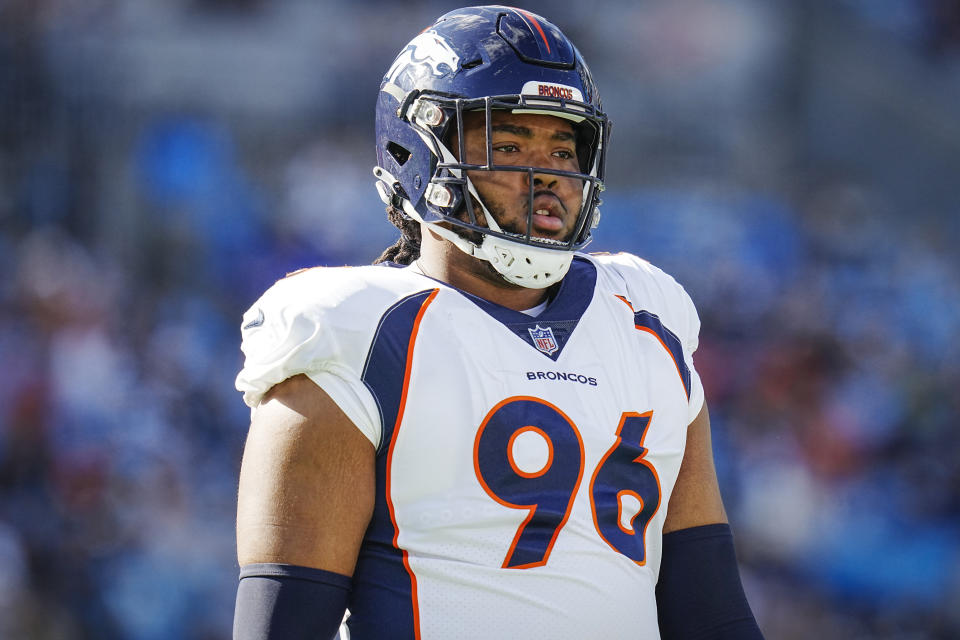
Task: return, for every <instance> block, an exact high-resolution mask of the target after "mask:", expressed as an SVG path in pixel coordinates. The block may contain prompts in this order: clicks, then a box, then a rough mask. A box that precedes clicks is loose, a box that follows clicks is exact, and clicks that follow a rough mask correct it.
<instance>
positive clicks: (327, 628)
mask: <svg viewBox="0 0 960 640" xmlns="http://www.w3.org/2000/svg"><path fill="white" fill-rule="evenodd" d="M350 584H351V579H350V577H349V576H345V575H342V574H339V573H333V572H331V571H323V570H321V569H311V568H309V567H298V566H295V565H291V564H272V563H270V564H268V563H262V564H248V565H246V566H245V567H243V568H242V569H240V584H239V586H238V587H237V605H236V610H235V611H234V615H233V640H272V639H275V638H283V639H284V640H301V639H304V640H305V639H306V638H309V639H310V640H317V639H318V638H320V639H326V638H333V637H334V636H335V635H336V634H337V629H339V628H340V622H341V621H342V620H343V613H344V611H346V609H347V596H348V595H349V594H350Z"/></svg>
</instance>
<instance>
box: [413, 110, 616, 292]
mask: <svg viewBox="0 0 960 640" xmlns="http://www.w3.org/2000/svg"><path fill="white" fill-rule="evenodd" d="M498 110H503V111H507V112H511V113H529V114H540V115H549V116H555V117H559V118H563V119H565V120H568V121H570V122H571V123H572V124H573V129H574V132H575V136H576V142H575V144H576V148H577V158H578V160H579V169H580V171H565V170H560V169H552V168H545V167H533V166H515V165H498V164H494V162H493V132H492V123H493V117H492V114H493V112H494V111H498ZM399 112H400V114H401V118H403V119H405V120H407V121H408V122H409V123H410V125H411V127H412V129H413V130H415V131H416V133H417V135H418V136H419V137H420V139H421V140H422V141H423V143H424V144H425V145H426V146H427V148H428V149H430V152H431V153H432V154H433V156H434V163H433V175H432V177H431V179H430V182H429V184H428V185H427V186H426V189H425V191H424V198H423V200H424V203H425V205H426V209H427V212H428V213H429V214H432V215H428V216H422V215H421V214H420V213H419V212H418V211H417V210H416V208H414V206H413V205H412V203H410V202H409V200H408V199H403V208H404V211H405V212H406V213H407V214H408V215H410V216H411V217H413V218H414V219H416V220H418V221H420V222H421V223H422V224H426V225H429V227H430V229H431V230H433V231H435V232H436V233H437V234H438V235H440V236H442V237H444V238H446V239H447V240H450V241H451V242H453V244H455V245H456V246H457V247H458V248H460V249H461V250H463V251H465V252H466V253H468V254H469V255H472V256H475V257H477V258H479V259H482V260H487V261H489V262H490V264H491V265H492V266H493V267H494V268H495V269H496V270H497V271H498V272H499V273H500V274H501V275H502V276H503V277H504V278H505V279H506V280H507V281H508V282H511V283H512V284H515V285H519V286H523V287H527V288H536V289H539V288H545V287H549V286H550V285H552V284H554V283H556V282H558V281H559V280H560V279H561V278H563V276H564V275H565V274H566V272H567V270H568V269H569V266H570V263H571V261H572V259H573V252H574V251H578V250H580V249H582V248H583V247H585V246H586V245H587V244H589V242H590V241H591V240H592V236H591V231H592V229H593V228H595V227H596V225H597V222H598V221H599V216H600V213H599V210H598V208H597V207H598V205H599V204H600V191H602V190H603V183H602V180H601V177H602V175H603V157H604V151H605V149H604V142H605V141H606V139H607V136H608V127H609V124H608V122H607V119H606V117H605V116H604V114H603V113H601V112H600V111H599V110H598V109H597V108H596V107H594V106H593V105H590V104H588V103H584V102H579V101H575V100H570V99H566V98H552V97H544V96H528V95H509V96H491V97H484V98H477V99H462V98H451V97H446V96H442V95H436V94H427V93H420V92H411V95H408V96H407V97H406V100H404V103H403V104H402V105H401V108H400V110H399ZM469 112H482V113H483V115H484V122H485V126H486V132H485V143H486V158H485V159H486V162H485V163H483V164H477V163H467V162H464V161H463V159H464V158H465V157H466V148H465V127H464V121H465V118H464V115H465V114H466V113H469ZM450 140H456V141H458V145H457V147H458V148H457V149H456V153H454V151H453V150H451V149H450V148H449V145H448V143H449V141H450ZM468 171H469V172H476V171H510V172H522V173H526V174H527V175H528V180H527V183H528V184H529V194H528V206H527V211H526V225H525V229H521V230H517V231H511V230H505V229H502V228H501V227H500V225H499V224H498V222H497V220H496V218H495V217H494V215H493V214H492V213H491V211H490V210H489V208H488V206H487V205H486V204H485V203H484V200H483V198H482V197H481V195H480V194H479V192H478V191H477V188H476V186H475V184H474V182H473V181H472V180H471V179H470V176H469V175H468V174H467V172H468ZM535 174H536V175H556V176H558V177H561V178H566V179H574V180H578V181H579V182H580V183H581V184H582V185H583V186H582V197H581V204H580V210H579V211H578V212H577V216H576V222H575V225H574V229H573V232H572V233H571V234H570V236H569V237H568V238H566V239H564V240H557V239H552V238H543V237H538V236H536V235H534V229H533V216H534V213H535V209H534V199H535V190H536V186H535V180H534V175H535ZM477 206H479V207H480V210H481V212H482V216H481V215H478V211H477V210H476V207H477ZM444 222H446V223H448V224H446V225H444V224H442V223H444ZM450 227H453V228H454V229H456V230H453V229H451V228H450ZM458 231H459V232H458ZM478 235H479V237H481V238H482V240H480V241H479V242H477V241H475V239H476V238H477V237H478Z"/></svg>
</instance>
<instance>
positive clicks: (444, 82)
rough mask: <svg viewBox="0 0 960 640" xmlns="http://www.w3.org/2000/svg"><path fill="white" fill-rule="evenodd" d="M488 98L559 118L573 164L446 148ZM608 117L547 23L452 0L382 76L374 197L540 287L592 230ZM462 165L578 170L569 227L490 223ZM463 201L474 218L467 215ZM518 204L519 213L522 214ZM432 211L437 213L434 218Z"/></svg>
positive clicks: (586, 74)
mask: <svg viewBox="0 0 960 640" xmlns="http://www.w3.org/2000/svg"><path fill="white" fill-rule="evenodd" d="M500 109H502V110H508V111H511V112H513V113H535V114H546V115H551V116H556V117H560V118H565V119H567V120H569V121H570V122H571V123H572V125H573V127H574V129H575V135H576V139H577V157H578V159H579V160H580V163H579V164H580V167H579V169H580V170H579V172H571V171H560V170H555V169H544V168H540V167H525V166H513V165H511V166H509V167H505V166H498V165H495V164H493V163H492V160H490V158H492V157H493V154H492V153H491V152H490V149H489V145H490V144H491V142H490V141H489V140H487V144H488V154H487V158H488V161H487V163H486V164H485V165H476V164H466V163H464V162H461V161H460V160H458V159H457V158H456V157H455V155H454V154H453V152H452V151H451V150H450V149H449V148H448V146H447V141H448V140H449V139H450V137H451V134H452V133H453V132H456V133H457V134H458V138H459V139H462V138H463V117H462V116H463V114H464V113H465V112H467V111H480V112H485V113H486V117H487V122H488V123H489V122H490V117H491V113H492V112H493V111H495V110H500ZM609 127H610V125H609V122H608V120H607V118H606V115H605V114H604V113H603V112H602V110H601V105H600V97H599V95H598V93H597V89H596V86H595V85H594V82H593V77H592V76H591V74H590V70H589V68H588V67H587V65H586V63H585V62H584V61H583V58H582V57H581V55H580V52H579V51H577V49H576V47H574V45H573V43H571V42H570V40H569V39H567V37H566V36H565V35H563V33H562V32H561V31H560V29H558V28H557V27H556V26H555V25H553V24H551V23H550V22H548V21H547V20H545V19H543V18H541V17H540V16H537V15H534V14H532V13H529V12H527V11H524V10H521V9H515V8H512V7H504V6H487V7H470V8H466V9H458V10H456V11H451V12H450V13H447V14H445V15H443V16H441V17H440V18H439V19H438V20H437V21H436V22H435V23H434V24H433V25H431V26H430V27H428V28H427V29H425V30H424V31H423V32H422V33H421V34H420V35H418V36H417V37H416V38H414V39H413V40H412V41H411V42H410V43H409V44H408V45H407V46H406V47H405V48H404V49H403V51H402V52H401V53H400V55H399V56H398V57H397V59H396V60H395V61H394V63H393V64H392V65H391V66H390V69H389V70H388V71H387V74H386V75H385V76H384V78H383V82H382V83H381V85H380V92H379V94H378V100H377V119H376V131H377V167H376V168H375V169H374V175H375V176H376V177H377V190H378V191H379V193H380V196H381V198H382V199H383V200H384V202H385V203H387V204H388V205H392V206H395V207H396V208H398V209H400V210H402V211H403V213H404V214H405V215H406V216H408V217H410V218H412V219H414V220H417V221H418V222H420V223H421V224H422V225H428V226H429V227H430V229H431V230H432V231H434V232H435V233H437V234H438V235H440V236H442V237H444V238H446V239H447V240H449V241H451V242H452V243H453V244H455V245H456V246H457V247H458V248H459V249H461V250H462V251H464V252H466V253H467V254H469V255H472V256H475V257H477V258H480V259H482V260H487V261H488V262H490V263H491V264H492V265H493V266H494V268H496V270H497V271H498V272H499V273H500V274H501V275H502V276H503V277H504V278H505V279H506V280H507V281H508V282H511V283H513V284H517V285H520V286H524V287H529V288H545V287H548V286H550V285H552V284H554V283H555V282H558V281H559V280H560V279H561V278H563V276H564V275H565V274H566V272H567V270H568V268H569V267H570V262H571V260H572V259H573V253H574V252H575V251H577V250H579V249H582V248H583V247H585V246H586V245H587V244H588V243H589V242H590V241H591V239H592V237H591V231H592V229H593V228H594V227H595V226H596V223H597V222H598V220H599V210H598V205H599V204H600V191H601V190H602V189H603V170H604V158H605V153H606V142H607V139H608V136H609ZM467 170H470V171H522V172H527V173H529V174H530V175H531V176H532V175H533V172H534V171H536V172H538V173H552V174H556V175H560V176H565V177H570V178H575V179H578V180H580V181H581V182H582V184H583V198H582V205H581V209H580V211H579V212H578V214H577V221H576V227H575V231H574V233H573V235H572V236H571V237H570V238H569V239H567V240H562V241H561V240H553V239H548V238H539V237H536V236H534V235H532V233H531V232H530V231H529V230H528V231H527V232H526V233H513V232H510V231H505V230H503V229H501V228H500V227H499V226H498V225H497V222H496V221H495V220H494V219H493V216H492V215H490V213H489V211H488V210H487V207H486V205H485V204H484V202H483V199H482V198H481V197H480V195H479V194H478V193H477V190H476V188H475V187H474V185H473V183H472V181H471V180H470V178H469V177H468V176H467ZM531 198H532V196H531ZM475 203H476V204H479V206H480V207H481V209H482V211H483V214H484V215H483V220H484V222H485V223H481V222H478V220H479V218H478V216H477V215H476V212H475V210H474V207H475ZM530 205H531V206H530V207H529V211H528V214H527V215H531V216H532V215H533V211H534V209H533V203H532V202H531V203H530ZM464 211H465V212H466V215H462V214H463V212H464ZM444 222H446V223H449V224H448V225H442V226H441V224H440V223H444ZM448 227H452V229H451V228H448ZM527 228H528V229H529V228H530V225H527ZM470 232H474V233H470ZM477 234H479V236H478V235H477ZM478 237H479V238H482V240H477V238H478Z"/></svg>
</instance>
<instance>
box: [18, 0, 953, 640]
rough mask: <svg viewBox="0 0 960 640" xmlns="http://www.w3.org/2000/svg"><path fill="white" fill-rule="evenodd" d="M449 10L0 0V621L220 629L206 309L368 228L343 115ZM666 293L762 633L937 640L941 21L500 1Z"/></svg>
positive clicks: (946, 447)
mask: <svg viewBox="0 0 960 640" xmlns="http://www.w3.org/2000/svg"><path fill="white" fill-rule="evenodd" d="M455 6H456V5H453V4H450V3H445V2H429V1H421V2H416V1H413V2H406V3H402V4H401V3H394V2H388V1H386V0H384V1H382V2H374V1H360V0H357V1H354V2H341V3H331V2H324V1H323V0H274V1H267V0H164V1H160V0H156V1H151V0H140V1H137V2H134V1H124V0H3V1H2V2H0V273H2V277H0V637H2V638H11V639H13V638H31V639H34V638H35V639H48V638H49V639H57V638H71V639H72V638H78V639H87V638H96V639H106V640H112V639H121V638H124V639H125V638H131V639H145V640H149V639H154V638H156V639H160V638H163V639H170V638H184V639H203V640H215V639H225V638H228V637H229V633H230V626H231V619H232V612H233V599H234V595H235V585H236V579H237V566H236V559H235V543H234V537H233V536H234V532H233V518H234V509H235V485H236V479H237V474H238V470H239V460H240V454H241V451H242V447H243V442H244V438H245V435H246V428H247V424H248V419H249V415H248V411H247V409H246V407H245V406H244V405H243V402H242V401H241V398H240V394H239V393H237V392H236V391H235V390H234V388H233V378H234V376H235V375H236V372H237V370H238V369H239V367H240V365H241V354H240V351H239V324H240V317H241V314H242V312H243V311H244V310H245V309H246V308H247V307H248V306H249V305H250V304H252V303H253V301H254V300H255V299H256V298H257V297H258V295H259V293H260V292H261V291H262V290H263V289H265V288H266V287H267V286H269V285H270V284H272V283H273V282H274V281H275V280H276V279H278V278H280V277H282V276H283V275H284V274H285V273H286V272H288V271H292V270H294V269H297V268H300V267H304V266H311V265H317V264H323V265H341V264H347V263H368V262H371V261H372V260H373V259H374V258H376V256H377V255H378V254H379V253H380V251H381V250H382V249H383V248H384V247H386V246H387V245H389V244H391V243H392V242H393V239H394V237H395V233H394V229H393V228H392V227H391V226H390V225H389V223H387V221H386V218H385V215H384V213H383V209H382V206H381V204H380V201H379V199H378V198H377V196H376V194H375V191H374V189H373V180H372V176H371V174H370V168H371V167H372V166H373V165H374V163H375V156H374V146H373V106H374V101H375V98H376V91H377V87H378V85H379V81H380V78H381V77H382V75H383V73H384V71H385V70H386V69H387V67H388V66H389V65H390V63H391V62H392V60H393V57H394V56H395V55H396V53H397V52H398V51H399V50H400V49H401V48H402V47H403V45H404V44H405V43H406V42H407V41H408V40H409V39H410V38H412V37H413V35H415V34H416V33H417V32H418V31H419V30H420V29H422V28H423V27H424V26H426V25H428V24H429V23H430V22H432V21H433V19H434V18H436V17H437V16H439V15H440V14H442V13H444V12H445V11H447V10H449V9H451V8H454V7H455ZM524 6H525V7H526V8H528V9H531V10H533V11H536V12H538V13H542V14H543V15H545V16H547V17H548V18H549V19H551V20H552V21H553V22H555V23H557V24H558V25H560V26H561V28H563V29H564V31H565V32H566V33H567V35H569V36H570V37H571V38H572V39H573V40H574V42H576V43H577V45H578V47H579V48H580V50H581V52H582V53H583V54H584V56H585V57H586V59H587V60H588V61H589V62H590V65H591V67H592V69H593V71H594V75H595V76H596V78H597V81H598V84H599V86H600V89H601V94H602V95H603V97H604V105H605V107H606V110H607V112H608V113H609V115H610V117H611V118H612V120H613V122H614V133H613V141H612V145H611V148H610V160H609V166H610V170H609V176H608V178H609V180H608V190H607V192H606V193H605V196H606V197H605V204H604V207H603V214H604V218H603V222H602V224H601V226H600V228H599V230H598V233H597V240H596V242H595V244H594V245H593V246H592V249H594V250H621V249H622V250H628V251H631V252H634V253H637V254H639V255H641V256H644V257H646V258H648V259H649V260H651V261H652V262H653V263H655V264H657V265H659V266H661V267H663V268H664V269H666V270H667V271H668V272H670V273H672V274H674V275H675V276H676V277H677V278H678V279H679V280H680V282H681V283H683V284H684V285H685V286H686V287H687V289H688V291H689V292H690V293H691V295H692V296H693V298H694V300H695V301H696V303H697V304H698V306H699V309H700V313H701V316H702V320H703V332H702V335H701V346H700V350H699V351H698V352H697V363H698V369H699V370H700V372H701V375H702V376H703V379H704V383H705V385H706V387H707V393H708V397H709V400H710V407H711V413H712V418H713V424H714V443H715V447H716V456H717V464H718V470H719V473H720V476H721V484H722V487H723V489H724V495H725V500H726V503H727V507H728V511H729V513H730V517H731V520H732V522H733V526H734V530H735V533H736V540H737V546H738V553H739V555H740V558H741V562H742V567H743V576H744V582H745V585H746V588H747V591H748V593H749V595H750V597H751V600H752V604H753V607H754V610H755V612H756V615H757V618H758V620H759V622H760V625H761V627H762V628H763V629H764V630H765V632H766V635H767V638H768V639H769V640H777V639H787V640H790V639H794V638H796V639H801V638H804V639H807V638H817V639H818V640H833V639H844V640H850V639H867V638H878V639H890V640H893V639H898V640H900V639H928V638H929V639H935V640H937V639H947V638H958V637H960V439H958V437H957V433H956V429H957V423H958V416H960V255H958V252H957V251H956V246H957V243H958V240H960V3H958V2H956V0H829V1H828V0H806V1H803V2H794V1H788V0H726V1H724V2H716V1H714V0H663V1H646V2H636V1H633V0H631V1H627V0H620V1H610V2H601V3H597V2H584V3H565V6H561V5H560V4H559V3H557V5H556V6H552V5H551V4H548V3H545V2H535V1H532V2H528V3H526V4H525V5H524Z"/></svg>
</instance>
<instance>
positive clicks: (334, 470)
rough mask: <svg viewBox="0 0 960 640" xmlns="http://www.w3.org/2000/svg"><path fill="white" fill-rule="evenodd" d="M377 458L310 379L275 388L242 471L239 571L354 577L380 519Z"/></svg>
mask: <svg viewBox="0 0 960 640" xmlns="http://www.w3.org/2000/svg"><path fill="white" fill-rule="evenodd" d="M374 464H375V451H374V448H373V445H372V444H371V443H370V441H369V440H368V439H367V438H366V437H365V436H364V435H363V434H362V433H361V432H360V431H359V430H358V429H357V428H356V427H355V426H354V425H353V423H352V422H350V420H349V419H348V418H347V417H346V416H345V415H344V413H343V412H342V411H341V410H340V409H339V407H337V405H336V403H334V402H333V401H332V400H331V399H330V397H329V396H328V395H327V394H326V393H325V392H324V391H323V390H322V389H321V388H320V387H318V386H317V385H316V384H314V383H313V382H312V381H310V380H309V379H308V378H307V377H306V376H302V375H299V376H295V377H293V378H290V379H288V380H285V381H283V382H281V383H279V384H277V385H276V386H275V387H273V388H272V389H271V390H270V391H269V393H267V395H266V396H264V398H263V400H262V401H261V402H260V405H259V406H258V407H257V409H256V411H254V415H253V420H252V422H251V425H250V433H249V435H248V436H247V443H246V448H245V450H244V454H243V464H242V467H241V470H240V483H239V496H238V504H237V555H238V559H239V561H240V564H241V565H242V566H243V565H247V564H251V563H260V562H272V563H285V564H293V565H300V566H305V567H313V568H316V569H324V570H326V571H333V572H336V573H341V574H344V575H352V574H353V570H354V566H355V565H356V561H357V554H358V553H359V549H360V543H361V541H362V539H363V534H364V532H365V531H366V528H367V525H368V523H369V521H370V516H371V514H372V512H373V504H374Z"/></svg>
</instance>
